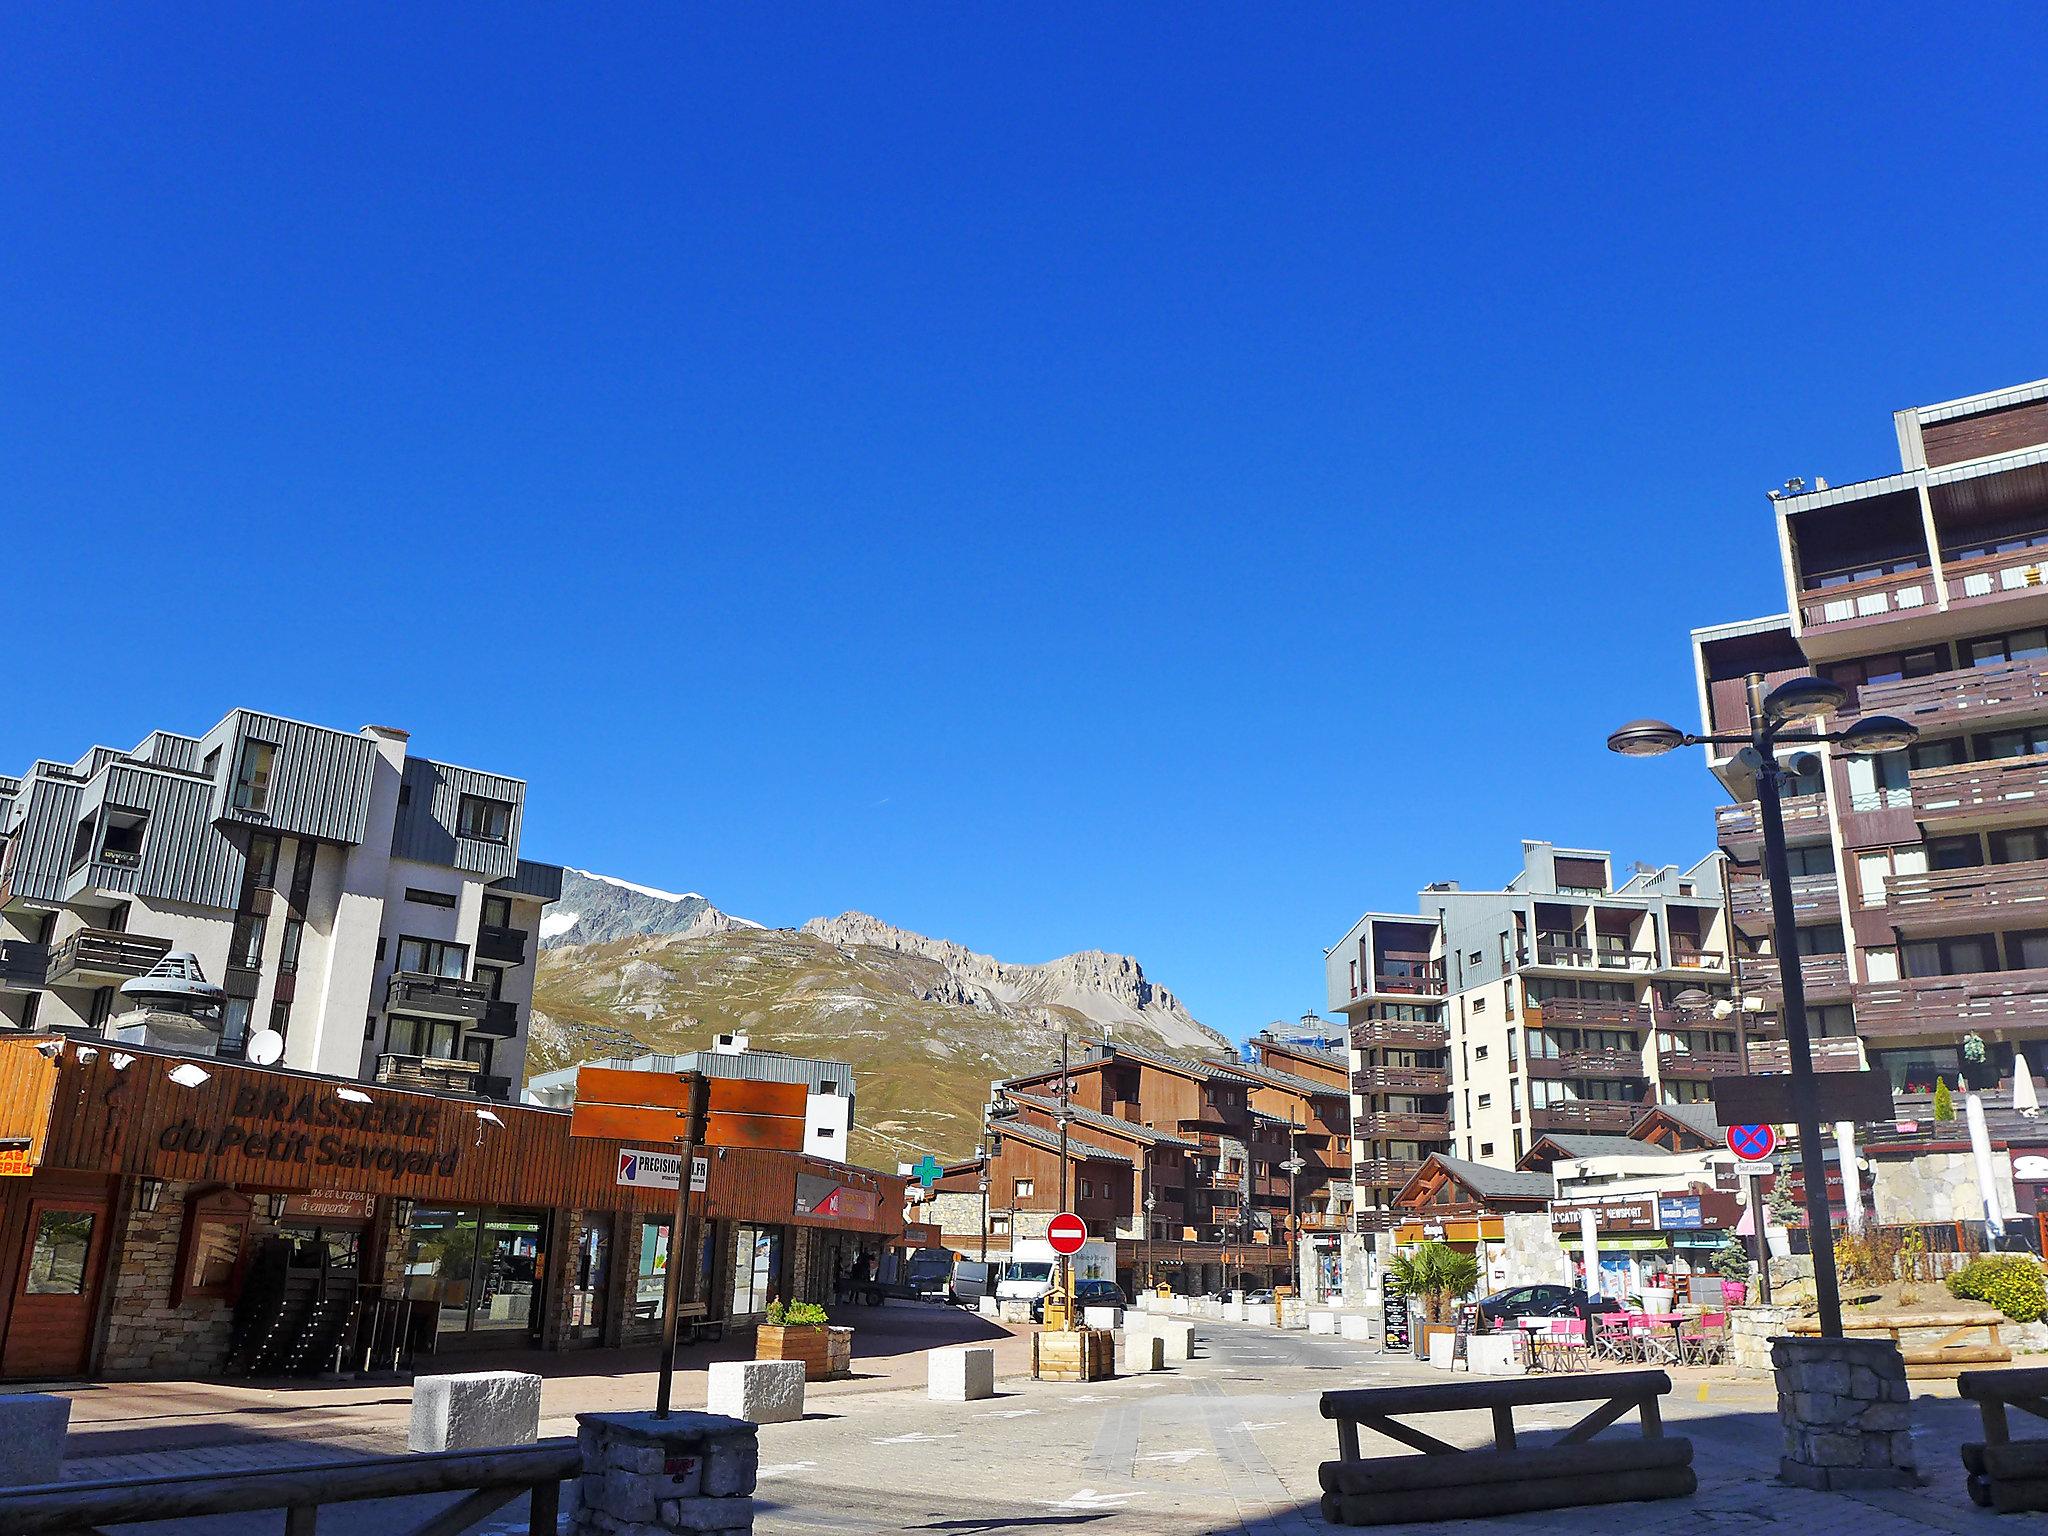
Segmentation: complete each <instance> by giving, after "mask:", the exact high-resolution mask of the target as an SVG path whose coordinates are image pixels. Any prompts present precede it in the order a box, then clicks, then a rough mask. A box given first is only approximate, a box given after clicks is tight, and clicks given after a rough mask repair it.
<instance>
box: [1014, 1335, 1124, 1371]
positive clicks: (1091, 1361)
mask: <svg viewBox="0 0 2048 1536" xmlns="http://www.w3.org/2000/svg"><path fill="white" fill-rule="evenodd" d="M1031 1374H1032V1375H1033V1376H1035V1377H1037V1378H1038V1379H1039V1380H1040V1381H1107V1380H1109V1378H1110V1377H1112V1376H1114V1375H1116V1334H1115V1333H1114V1332H1113V1331H1111V1330H1110V1329H1108V1328H1041V1329H1039V1331H1038V1332H1037V1333H1034V1334H1033V1335H1032V1336H1031Z"/></svg>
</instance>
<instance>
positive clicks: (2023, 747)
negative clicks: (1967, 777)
mask: <svg viewBox="0 0 2048 1536" xmlns="http://www.w3.org/2000/svg"><path fill="white" fill-rule="evenodd" d="M2040 752H2048V725H2029V726H2022V727H2021V728H2020V729H2019V730H2016V731H1993V732H1991V733H1990V734H1989V735H1987V736H1986V737H1984V756H1986V757H1987V758H1992V757H2032V756H2034V755H2035V754H2036V753H2040Z"/></svg>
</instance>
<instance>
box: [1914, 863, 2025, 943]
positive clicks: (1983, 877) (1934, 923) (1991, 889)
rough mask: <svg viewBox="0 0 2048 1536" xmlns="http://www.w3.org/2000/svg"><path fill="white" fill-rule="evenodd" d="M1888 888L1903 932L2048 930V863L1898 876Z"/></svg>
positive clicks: (1983, 867)
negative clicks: (2009, 929)
mask: <svg viewBox="0 0 2048 1536" xmlns="http://www.w3.org/2000/svg"><path fill="white" fill-rule="evenodd" d="M1884 886H1885V911H1886V914H1887V915H1888V916H1889V917H1890V918H1891V921H1892V926H1893V927H1895V928H1897V929H1898V930H1899V931H1900V932H1901V933H1938V932H1953V931H1965V930H1967V931H1976V930H1979V929H1985V928H2015V927H2048V859H2025V860H2022V861H2020V862H2018V863H2014V864H1990V865H1983V866H1980V867H1978V868H1976V869H1937V870H1930V871H1928V872H1927V873H1926V874H1921V875H1892V876H1890V877H1888V878H1887V879H1886V880H1885V883H1884Z"/></svg>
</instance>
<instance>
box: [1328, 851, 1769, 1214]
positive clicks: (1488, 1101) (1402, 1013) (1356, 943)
mask: <svg viewBox="0 0 2048 1536" xmlns="http://www.w3.org/2000/svg"><path fill="white" fill-rule="evenodd" d="M1417 905H1418V910H1417V911H1415V912H1412V913H1378V912H1373V913H1367V914H1366V915H1365V916H1363V917H1361V918H1360V919H1359V920H1358V921H1357V922H1356V923H1354V924H1353V925H1352V926H1351V929H1350V930H1349V931H1348V932H1347V933H1346V934H1345V935H1344V937H1343V938H1342V939H1340V940H1339V941H1338V943H1337V944H1336V945H1335V947H1333V948H1332V949H1331V950H1330V951H1329V952H1328V955H1327V957H1326V962H1325V963H1326V977H1327V983H1328V990H1329V1000H1330V1001H1329V1006H1330V1010H1331V1011H1332V1012H1335V1013H1341V1014H1343V1015H1344V1016H1345V1019H1346V1021H1347V1023H1348V1025H1349V1030H1350V1066H1351V1087H1352V1139H1351V1145H1352V1152H1353V1177H1354V1182H1355V1184H1356V1187H1357V1199H1356V1211H1357V1218H1358V1225H1359V1227H1360V1229H1361V1230H1365V1231H1375V1230H1381V1229H1384V1228H1385V1227H1387V1226H1389V1225H1391V1223H1392V1205H1393V1197H1394V1196H1395V1194H1396V1193H1398V1191H1399V1190H1400V1188H1401V1186H1402V1185H1404V1184H1405V1183H1407V1181H1408V1179H1409V1177H1410V1176H1411V1175H1412V1174H1413V1173H1414V1172H1415V1171H1416V1169H1417V1168H1418V1167H1419V1166H1420V1165H1421V1163H1422V1160H1423V1159H1424V1158H1426V1157H1427V1156H1428V1155H1429V1154H1430V1153H1432V1152H1448V1153H1454V1154H1455V1155H1457V1156H1460V1157H1464V1158H1468V1159H1471V1160H1473V1161H1477V1162H1484V1163H1492V1164H1496V1165H1498V1166H1502V1167H1512V1166H1514V1165H1515V1163H1517V1162H1518V1161H1519V1160H1520V1159H1521V1157H1522V1155H1523V1153H1524V1152H1526V1151H1527V1150H1528V1148H1529V1146H1530V1145H1531V1144H1532V1143H1533V1142H1534V1141H1535V1139H1536V1138H1537V1137H1538V1136H1541V1135H1543V1134H1545V1133H1546V1132H1553V1131H1577V1132H1595V1133H1611V1134H1615V1135H1621V1134H1625V1133H1626V1132H1627V1130H1628V1128H1629V1127H1630V1126H1631V1125H1633V1124H1634V1123H1635V1122H1636V1120H1638V1119H1639V1118H1641V1116H1642V1114H1643V1112H1644V1110H1645V1108H1646V1107H1647V1106H1649V1105H1653V1104H1658V1103H1685V1102H1692V1101H1696V1100H1699V1099H1704V1098H1705V1097H1707V1094H1708V1088H1707V1084H1708V1081H1709V1080H1710V1079H1711V1078H1712V1077H1713V1076H1715V1075H1716V1074H1717V1073H1733V1072H1739V1071H1741V1070H1742V1062H1743V1050H1744V1027H1745V1026H1744V1016H1743V1014H1742V1012H1741V1010H1740V1008H1739V1006H1737V1004H1736V1001H1735V999H1734V998H1733V997H1732V988H1731V981H1732V976H1733V972H1732V970H1731V965H1730V947H1731V946H1730V930H1729V926H1728V916H1727V912H1726V908H1725V903H1724V900H1723V894H1722V881H1721V856H1720V855H1719V854H1709V855H1708V856H1707V857H1706V858H1704V859H1702V860H1700V861H1699V862H1698V863H1697V864H1694V865H1693V866H1691V867H1690V868H1680V867H1677V866H1671V865H1667V866H1664V867H1662V868H1657V869H1637V870H1635V871H1634V872H1631V873H1630V874H1628V875H1627V876H1626V877H1625V878H1624V879H1622V880H1621V881H1620V882H1619V883H1617V882H1616V880H1615V875H1614V870H1613V861H1612V858H1611V856H1610V855H1608V854H1607V853H1605V852H1599V851H1594V850H1583V849H1566V848H1557V847H1554V846H1552V845H1551V844H1549V843H1545V842H1525V843H1523V844H1522V868H1521V870H1520V871H1519V872H1518V873H1517V874H1516V875H1515V876H1514V877H1513V878H1512V879H1511V880H1509V881H1508V882H1507V883H1506V884H1505V885H1503V886H1501V887H1500V888H1498V889H1495V890H1468V889H1466V888H1465V887H1463V886H1461V885H1459V884H1457V883H1456V882H1445V883H1442V884H1438V885H1432V886H1431V887H1429V888H1428V889H1427V890H1425V891H1423V892H1422V893H1421V895H1420V896H1419V897H1418V898H1417Z"/></svg>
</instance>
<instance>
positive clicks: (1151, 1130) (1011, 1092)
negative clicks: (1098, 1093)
mask: <svg viewBox="0 0 2048 1536" xmlns="http://www.w3.org/2000/svg"><path fill="white" fill-rule="evenodd" d="M1005 1091H1006V1092H1007V1094H1008V1096H1009V1097H1010V1098H1012V1099H1014V1100H1016V1101H1017V1102H1018V1103H1019V1104H1029V1105H1030V1106H1031V1107H1032V1108H1033V1109H1037V1110H1043V1111H1045V1112H1046V1113H1047V1114H1058V1113H1059V1108H1060V1106H1059V1100H1057V1099H1046V1098H1040V1097H1039V1096H1038V1095H1037V1094H1035V1093H1019V1092H1017V1091H1016V1090H1015V1089H1014V1088H1012V1089H1008V1090H1005ZM1067 1114H1068V1115H1069V1116H1071V1117H1072V1118H1073V1120H1074V1121H1075V1123H1076V1124H1079V1125H1092V1126H1094V1127H1096V1128H1097V1129H1098V1130H1104V1131H1114V1132H1116V1133H1117V1134H1118V1135H1120V1136H1128V1137H1130V1138H1131V1139H1132V1140H1133V1141H1142V1142H1144V1143H1146V1144H1147V1145H1149V1146H1159V1145H1161V1144H1164V1145H1166V1146H1169V1147H1199V1146H1200V1145H1201V1143H1200V1142H1199V1141H1197V1140H1195V1138H1194V1137H1192V1136H1182V1135H1180V1134H1179V1133H1178V1132H1175V1131H1162V1130H1160V1129H1159V1127H1158V1126H1156V1125H1140V1124H1139V1123H1138V1122H1137V1121H1135V1120H1125V1119H1123V1118H1122V1117H1121V1116H1118V1115H1105V1114H1104V1113H1103V1112H1102V1111H1101V1110H1099V1109H1089V1108H1088V1107H1086V1106H1085V1105H1081V1104H1069V1105H1068V1106H1067Z"/></svg>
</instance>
